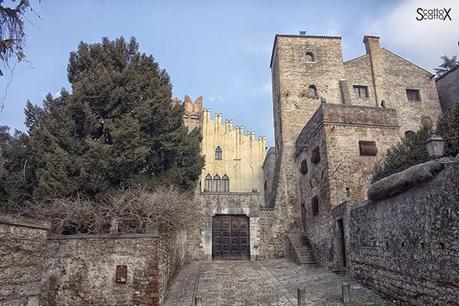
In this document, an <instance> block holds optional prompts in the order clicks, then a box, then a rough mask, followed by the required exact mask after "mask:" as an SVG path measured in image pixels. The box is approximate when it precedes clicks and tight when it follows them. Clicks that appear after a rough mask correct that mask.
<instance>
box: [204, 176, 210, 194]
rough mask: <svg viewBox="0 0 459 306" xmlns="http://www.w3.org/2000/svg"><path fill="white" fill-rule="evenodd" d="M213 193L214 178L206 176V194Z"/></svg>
mask: <svg viewBox="0 0 459 306" xmlns="http://www.w3.org/2000/svg"><path fill="white" fill-rule="evenodd" d="M211 191H212V177H211V176H210V174H207V176H206V184H205V186H204V192H211Z"/></svg>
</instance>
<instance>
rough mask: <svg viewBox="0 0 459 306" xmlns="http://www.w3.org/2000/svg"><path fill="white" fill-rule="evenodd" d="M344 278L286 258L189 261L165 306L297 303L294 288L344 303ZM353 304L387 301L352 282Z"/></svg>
mask: <svg viewBox="0 0 459 306" xmlns="http://www.w3.org/2000/svg"><path fill="white" fill-rule="evenodd" d="M344 281H345V277H342V276H339V275H337V274H335V273H332V272H330V271H327V270H325V269H322V268H317V267H306V266H298V265H297V264H295V263H293V262H290V261H288V260H286V259H276V260H267V261H256V262H249V261H208V262H192V263H190V264H188V265H186V266H185V267H184V268H183V270H182V271H181V272H180V274H179V275H178V277H177V279H176V280H175V283H174V284H173V286H172V288H171V291H170V293H169V296H168V299H167V301H166V305H170V306H178V305H180V306H181V305H193V300H194V297H199V298H201V300H202V304H203V305H225V306H228V305H298V300H297V297H296V295H297V288H304V289H305V290H306V297H307V305H343V303H342V302H341V284H342V283H343V282H344ZM351 292H352V294H351V296H352V302H353V303H352V304H348V305H391V304H390V303H388V302H387V301H384V300H383V299H381V298H380V297H379V296H378V295H376V294H375V293H373V292H372V291H370V290H369V289H367V288H365V287H363V286H361V285H359V284H357V283H351Z"/></svg>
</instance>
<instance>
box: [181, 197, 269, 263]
mask: <svg viewBox="0 0 459 306" xmlns="http://www.w3.org/2000/svg"><path fill="white" fill-rule="evenodd" d="M199 198H200V204H201V208H200V209H201V211H202V219H201V220H197V222H196V224H193V225H191V227H190V228H192V229H193V230H192V231H193V232H194V233H193V232H192V233H190V237H189V238H188V240H189V241H190V253H191V255H192V257H193V259H200V260H211V259H212V218H213V217H214V216H215V215H245V216H247V217H249V229H250V258H251V259H252V260H255V259H256V258H257V257H258V256H259V255H260V254H259V250H258V248H259V245H260V237H259V233H260V230H259V226H258V222H259V221H260V216H259V210H260V207H261V205H262V203H263V195H261V194H260V193H258V192H247V193H245V192H241V193H238V192H232V193H210V192H203V193H201V194H200V195H199Z"/></svg>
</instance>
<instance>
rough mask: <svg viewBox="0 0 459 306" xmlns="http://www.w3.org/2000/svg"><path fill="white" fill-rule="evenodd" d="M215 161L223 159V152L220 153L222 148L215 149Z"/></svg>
mask: <svg viewBox="0 0 459 306" xmlns="http://www.w3.org/2000/svg"><path fill="white" fill-rule="evenodd" d="M215 159H216V160H222V159H223V151H222V148H220V146H217V148H216V149H215Z"/></svg>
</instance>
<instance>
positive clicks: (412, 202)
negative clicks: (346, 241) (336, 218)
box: [349, 157, 459, 305]
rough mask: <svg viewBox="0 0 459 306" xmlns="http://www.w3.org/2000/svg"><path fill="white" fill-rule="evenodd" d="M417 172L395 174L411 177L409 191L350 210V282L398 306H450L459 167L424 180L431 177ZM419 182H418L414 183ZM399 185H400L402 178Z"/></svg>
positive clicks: (457, 246) (454, 288) (455, 279)
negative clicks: (357, 282) (357, 281)
mask: <svg viewBox="0 0 459 306" xmlns="http://www.w3.org/2000/svg"><path fill="white" fill-rule="evenodd" d="M458 161H459V158H458V157H456V162H458ZM427 166H428V167H430V166H429V163H427V164H426V165H421V166H420V168H424V167H427ZM430 168H432V167H430ZM430 168H429V169H430ZM418 171H419V173H420V174H421V175H420V176H416V173H413V171H410V172H409V174H408V173H407V174H405V172H402V173H401V175H404V176H407V175H409V176H411V177H412V178H408V179H411V180H412V181H413V184H414V187H412V188H410V189H408V190H406V191H404V192H401V193H398V194H396V195H393V196H391V197H387V198H384V199H381V200H378V201H376V202H364V203H362V204H361V205H354V206H353V208H352V211H351V218H350V256H349V259H350V261H351V263H350V264H351V271H352V274H353V276H354V278H356V279H357V280H359V281H360V282H362V283H364V284H366V285H368V286H370V287H371V288H373V289H375V290H377V291H379V292H380V293H382V294H385V295H386V296H388V297H389V298H391V299H395V300H397V303H399V304H411V305H456V304H457V301H459V286H458V284H459V273H458V271H459V255H458V254H459V241H458V239H457V237H459V223H458V222H457V220H458V217H459V187H458V184H457V177H458V175H459V167H458V164H447V165H445V168H444V169H443V170H442V171H440V172H439V173H438V174H437V175H435V174H432V175H433V176H434V178H433V179H427V180H426V178H430V177H432V175H430V176H423V173H424V172H425V171H422V169H417V170H416V171H415V172H418ZM429 171H430V170H429ZM398 175H400V174H398ZM418 177H419V179H418ZM421 177H422V178H423V179H424V181H423V182H419V180H420V178H421ZM388 180H389V181H391V180H392V179H391V178H388ZM399 181H400V182H402V181H403V182H405V183H404V185H406V178H405V179H404V180H399ZM406 186H409V185H406ZM402 187H403V186H402ZM393 188H398V187H397V186H395V187H393ZM397 190H398V191H401V190H403V189H402V188H398V189H397ZM388 194H390V193H388Z"/></svg>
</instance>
